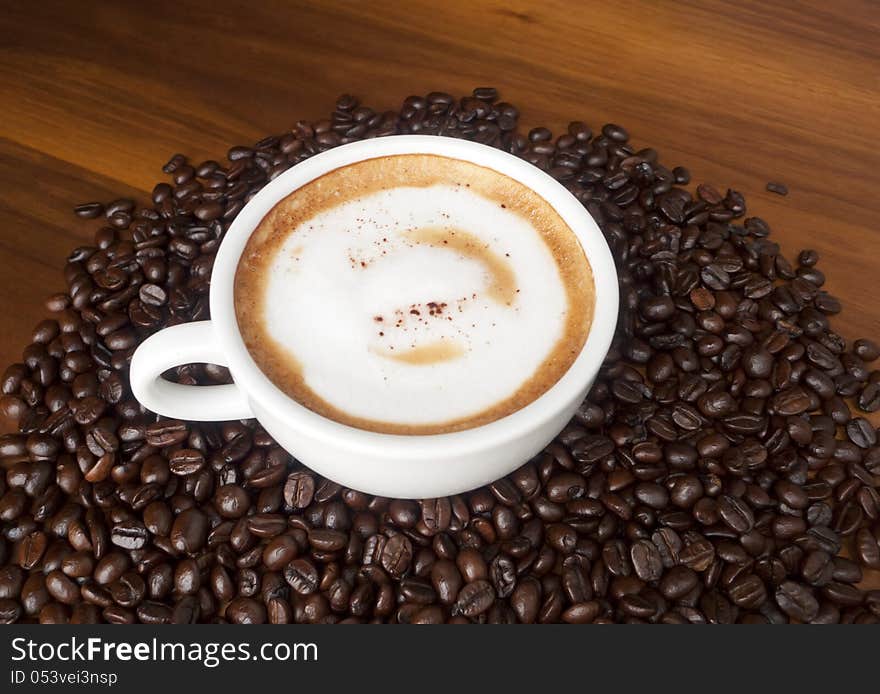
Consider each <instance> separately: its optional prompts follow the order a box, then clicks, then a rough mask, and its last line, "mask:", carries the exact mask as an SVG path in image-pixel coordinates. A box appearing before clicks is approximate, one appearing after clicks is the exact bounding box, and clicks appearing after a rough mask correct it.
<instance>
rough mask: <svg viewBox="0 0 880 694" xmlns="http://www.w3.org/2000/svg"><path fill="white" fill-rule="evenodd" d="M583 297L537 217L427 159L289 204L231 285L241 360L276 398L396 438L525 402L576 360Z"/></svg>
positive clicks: (570, 238) (329, 186) (453, 426)
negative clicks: (245, 355)
mask: <svg viewBox="0 0 880 694" xmlns="http://www.w3.org/2000/svg"><path fill="white" fill-rule="evenodd" d="M593 295H594V287H593V279H592V273H591V270H590V267H589V264H588V262H587V260H586V257H585V256H584V253H583V250H582V248H581V246H580V244H579V243H578V241H577V238H576V237H575V235H574V233H573V232H572V231H571V229H569V227H568V226H567V225H566V224H565V222H564V221H563V220H562V218H561V217H559V215H558V214H557V213H556V211H555V210H554V209H553V208H552V206H551V205H550V204H549V203H547V202H546V201H545V200H544V199H543V198H542V197H540V196H539V195H538V194H537V193H535V192H534V191H532V190H531V189H529V188H528V187H526V186H524V185H522V184H521V183H519V182H518V181H515V180H514V179H512V178H510V177H508V176H505V175H503V174H500V173H498V172H496V171H494V170H491V169H487V168H484V167H481V166H478V165H475V164H471V163H469V162H464V161H461V160H457V159H450V158H447V157H442V156H437V155H397V156H388V157H381V158H377V159H371V160H367V161H363V162H359V163H356V164H352V165H349V166H346V167H343V168H340V169H337V170H335V171H332V172H330V173H328V174H326V175H324V176H322V177H320V178H318V179H316V180H314V181H312V182H310V183H308V184H306V185H305V186H303V187H302V188H300V189H298V190H296V191H294V192H293V193H292V194H290V195H289V196H288V197H286V198H284V199H283V200H281V201H280V202H279V203H278V204H277V205H276V206H275V207H274V208H273V209H272V210H271V211H270V212H269V214H267V215H266V217H265V218H264V219H263V220H262V221H261V223H260V224H259V226H258V227H257V229H256V230H255V231H254V233H253V234H252V236H251V238H250V239H249V241H248V243H247V246H246V248H245V251H244V253H243V255H242V258H241V260H240V262H239V266H238V269H237V272H236V278H235V308H236V315H237V319H238V324H239V328H240V330H241V333H242V336H243V338H244V341H245V344H246V346H247V348H248V350H249V352H250V353H251V355H252V356H253V358H254V360H255V362H256V363H257V365H258V366H259V367H260V369H261V370H262V371H263V372H264V373H265V374H266V375H267V376H268V377H269V379H270V380H271V381H272V382H273V383H275V385H276V386H278V387H279V388H280V389H281V390H283V391H284V392H285V393H287V394H288V395H289V396H290V397H292V398H293V399H295V400H296V401H298V402H299V403H301V404H302V405H304V406H306V407H308V408H310V409H312V410H314V411H315V412H318V413H319V414H321V415H324V416H326V417H329V418H331V419H334V420H336V421H339V422H342V423H345V424H349V425H351V426H355V427H358V428H362V429H368V430H372V431H379V432H386V433H398V434H428V433H442V432H449V431H456V430H460V429H467V428H471V427H474V426H479V425H481V424H485V423H488V422H491V421H493V420H495V419H499V418H501V417H503V416H506V415H508V414H510V413H512V412H514V411H516V410H518V409H520V408H522V407H524V406H525V405H527V404H528V403H530V402H531V401H533V400H535V399H536V398H537V397H539V396H540V395H541V394H543V393H544V392H545V391H546V390H548V389H549V388H550V387H551V386H552V385H553V384H554V383H555V382H556V381H557V380H559V378H560V377H561V376H562V374H564V373H565V371H566V370H567V369H568V367H569V366H570V365H571V364H572V362H573V361H574V359H575V358H576V357H577V355H578V353H579V352H580V350H581V348H582V347H583V344H584V341H585V340H586V336H587V333H588V331H589V325H590V320H591V316H592V311H593Z"/></svg>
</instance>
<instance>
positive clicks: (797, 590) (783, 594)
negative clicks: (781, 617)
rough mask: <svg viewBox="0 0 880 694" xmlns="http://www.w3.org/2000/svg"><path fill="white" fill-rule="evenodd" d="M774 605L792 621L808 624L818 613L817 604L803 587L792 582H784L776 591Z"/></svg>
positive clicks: (814, 598)
mask: <svg viewBox="0 0 880 694" xmlns="http://www.w3.org/2000/svg"><path fill="white" fill-rule="evenodd" d="M776 604H777V605H779V608H780V609H781V610H782V611H783V612H785V614H787V615H788V616H789V617H791V618H792V619H797V620H798V621H800V622H809V621H811V620H813V619H815V617H816V615H817V614H818V612H819V602H818V601H817V600H816V597H815V596H814V595H813V593H812V591H810V590H809V589H808V588H806V587H805V586H803V585H801V584H800V583H795V582H794V581H785V582H784V583H782V584H781V585H780V586H779V587H778V588H777V589H776Z"/></svg>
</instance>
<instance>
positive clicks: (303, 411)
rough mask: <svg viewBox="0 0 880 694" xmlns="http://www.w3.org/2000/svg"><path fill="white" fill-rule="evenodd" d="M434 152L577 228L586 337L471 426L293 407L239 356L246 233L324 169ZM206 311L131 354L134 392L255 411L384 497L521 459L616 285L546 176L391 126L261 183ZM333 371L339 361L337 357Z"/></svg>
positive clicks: (424, 493)
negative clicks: (509, 403)
mask: <svg viewBox="0 0 880 694" xmlns="http://www.w3.org/2000/svg"><path fill="white" fill-rule="evenodd" d="M399 154H434V155H440V156H445V157H451V158H454V159H461V160H465V161H469V162H472V163H475V164H478V165H480V166H484V167H487V168H490V169H494V170H495V171H498V172H500V173H502V174H505V175H507V176H510V177H511V178H513V179H515V180H517V181H519V182H520V183H522V184H524V185H526V186H528V187H529V188H531V189H532V190H534V191H535V192H536V193H538V194H539V195H540V196H541V197H542V198H544V200H546V201H547V202H548V203H549V204H550V205H552V206H553V208H554V209H555V210H556V211H557V212H558V213H559V215H560V216H561V217H562V218H563V220H565V222H566V223H567V224H568V226H569V227H570V228H571V230H572V231H573V232H574V233H575V234H576V235H577V238H578V240H579V241H580V244H581V246H582V247H583V249H584V252H585V254H586V256H587V258H588V260H589V263H590V266H591V268H592V270H593V277H594V281H595V311H594V314H593V321H592V325H591V327H590V331H589V334H588V336H587V340H586V342H585V344H584V346H583V349H582V350H581V352H580V354H579V355H578V357H577V358H576V359H575V361H574V363H573V364H572V365H571V367H570V368H569V369H568V371H567V372H566V373H565V374H564V375H563V376H562V378H560V379H559V380H558V381H557V382H556V384H555V385H553V386H552V387H551V388H550V389H549V390H548V391H547V392H545V393H544V394H543V395H541V396H540V397H539V398H537V399H536V400H534V401H532V402H531V403H530V404H528V405H527V406H525V407H523V408H522V409H520V410H518V411H516V412H514V413H513V414H510V415H507V416H506V417H503V418H501V419H498V420H496V421H494V422H491V423H489V424H485V425H482V426H479V427H475V428H473V429H467V430H464V431H458V432H453V433H446V434H431V435H424V436H419V435H396V434H382V433H376V432H372V431H366V430H362V429H356V428H353V427H351V426H348V425H345V424H340V423H339V422H335V421H333V420H331V419H327V418H326V417H323V416H321V415H319V414H316V413H315V412H312V411H311V410H309V409H307V408H305V407H303V406H302V405H300V404H299V403H297V402H296V401H295V400H293V399H292V398H290V397H289V396H287V395H286V394H284V393H283V392H282V391H281V390H280V389H279V388H278V387H277V386H275V385H274V384H273V383H272V382H271V381H270V380H269V379H268V378H267V377H266V376H265V374H263V372H262V371H261V370H260V369H259V367H258V366H257V365H256V363H255V362H254V361H253V359H252V358H251V356H250V353H249V352H248V350H247V348H246V347H245V345H244V342H243V341H242V338H241V335H240V333H239V330H238V324H237V321H236V317H235V310H234V306H233V281H234V277H235V271H236V268H237V267H238V261H239V258H240V256H241V254H242V251H243V250H244V247H245V244H246V243H247V241H248V238H249V237H250V235H251V233H252V232H253V231H254V229H255V228H256V227H257V225H258V224H259V223H260V221H261V220H262V219H263V217H264V216H265V215H266V213H268V212H269V210H271V209H272V207H274V206H275V204H276V203H278V202H279V201H280V200H281V199H282V198H284V197H286V196H288V195H289V194H290V193H292V192H293V191H296V190H297V189H299V188H301V187H302V186H303V185H305V184H306V183H308V182H310V181H312V180H314V179H316V178H318V177H319V176H322V175H324V174H326V173H328V172H329V171H333V170H335V169H338V168H340V167H344V166H347V165H349V164H353V163H355V162H359V161H362V160H365V159H372V158H375V157H383V156H392V155H399ZM210 305H211V320H210V321H199V322H193V323H185V324H181V325H175V326H173V327H169V328H165V329H164V330H161V331H159V332H158V333H156V334H154V335H152V336H151V337H149V338H148V339H146V340H145V341H144V342H143V343H142V344H141V345H140V347H138V349H137V351H136V352H135V354H134V357H133V358H132V361H131V387H132V391H133V393H134V396H135V397H136V398H137V399H138V400H139V401H140V402H141V403H142V404H143V405H144V406H145V407H147V408H148V409H150V410H152V411H153V412H156V413H158V414H161V415H164V416H166V417H173V418H177V419H187V420H197V421H223V420H236V419H249V418H252V417H255V418H256V419H257V420H258V421H259V422H260V424H261V425H262V426H263V427H264V428H265V430H266V431H267V432H269V434H271V435H272V437H274V439H275V440H276V441H277V442H278V443H279V444H281V445H282V446H283V447H284V448H285V449H287V450H288V451H289V452H290V453H291V454H292V455H293V456H294V457H296V458H297V459H298V460H300V461H301V462H302V463H304V464H305V465H307V466H308V467H310V468H312V469H313V470H315V471H316V472H318V473H319V474H321V475H324V476H325V477H328V478H330V479H332V480H334V481H336V482H338V483H340V484H342V485H345V486H347V487H351V488H352V489H357V490H360V491H363V492H367V493H370V494H377V495H382V496H388V497H396V498H430V497H438V496H445V495H449V494H456V493H459V492H463V491H466V490H468V489H473V488H474V487H478V486H480V485H483V484H487V483H489V482H492V481H494V480H496V479H498V478H499V477H502V476H504V475H506V474H508V473H510V472H512V471H513V470H515V469H516V468H517V467H519V466H520V465H522V464H523V463H525V462H526V461H528V460H529V459H531V458H532V457H533V456H534V455H536V454H537V453H538V452H540V451H541V449H542V448H543V447H544V446H546V445H547V444H548V443H549V442H550V441H552V440H553V438H554V437H555V436H556V434H558V433H559V432H560V431H561V430H562V428H563V427H564V426H565V424H566V423H567V422H568V420H569V419H570V418H571V416H572V415H573V414H574V412H575V410H577V407H578V405H579V404H580V403H581V402H582V401H583V399H584V397H585V396H586V394H587V391H588V390H589V388H590V386H591V385H592V384H593V381H594V380H595V378H596V374H597V373H598V371H599V368H600V366H601V365H602V361H603V359H604V358H605V354H606V353H607V351H608V348H609V346H610V344H611V339H612V336H613V334H614V329H615V326H616V323H617V310H618V285H617V273H616V271H615V267H614V261H613V259H612V257H611V252H610V250H609V248H608V245H607V243H606V242H605V238H604V237H603V235H602V232H601V231H600V230H599V228H598V227H597V226H596V223H595V222H594V221H593V219H592V217H590V215H589V214H588V213H587V212H586V210H585V209H584V207H583V206H582V205H581V204H580V203H579V202H578V201H577V200H576V199H575V197H574V196H573V195H572V194H571V193H569V192H568V191H567V190H566V189H565V188H564V187H563V186H562V185H560V184H559V183H558V182H557V181H556V180H554V179H553V178H552V177H550V176H549V175H547V174H546V173H544V172H543V171H541V170H540V169H538V168H536V167H534V166H532V165H531V164H529V163H527V162H525V161H523V160H522V159H519V158H518V157H515V156H513V155H511V154H508V153H506V152H502V151H501V150H498V149H495V148H493V147H488V146H485V145H480V144H476V143H473V142H467V141H465V140H458V139H452V138H446V137H435V136H427V135H399V136H394V137H382V138H376V139H371V140H363V141H360V142H354V143H351V144H348V145H343V146H341V147H337V148H335V149H331V150H329V151H327V152H323V153H321V154H318V155H316V156H314V157H311V158H310V159H307V160H306V161H304V162H302V163H300V164H297V165H296V166H294V167H293V168H291V169H290V170H289V171H286V172H285V173H283V174H282V175H280V176H278V178H276V179H275V180H274V181H272V182H271V183H269V184H267V185H266V186H265V187H264V188H263V189H262V190H261V191H260V192H259V193H258V194H257V195H255V196H254V198H253V199H252V200H251V201H250V202H248V203H247V205H245V206H244V208H243V209H242V210H241V212H239V214H238V216H237V217H236V219H235V221H234V222H233V223H232V225H231V226H230V228H229V231H228V232H227V234H226V237H225V239H224V240H223V243H222V244H221V246H220V250H219V252H218V253H217V257H216V259H215V262H214V268H213V273H212V276H211V294H210ZM190 363H211V364H220V365H223V366H227V367H228V368H229V371H230V373H231V374H232V379H233V381H234V385H221V386H187V385H180V384H176V383H171V382H169V381H167V380H165V379H163V378H162V377H161V374H162V373H163V372H164V371H166V370H167V369H170V368H172V367H175V366H179V365H181V364H190ZM339 368H340V369H344V368H346V367H345V365H344V364H340V365H339Z"/></svg>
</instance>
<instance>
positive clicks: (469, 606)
mask: <svg viewBox="0 0 880 694" xmlns="http://www.w3.org/2000/svg"><path fill="white" fill-rule="evenodd" d="M494 600H495V590H494V589H493V588H492V584H491V583H489V582H488V581H483V580H479V581H473V582H471V583H468V584H467V585H465V586H464V587H463V588H462V589H461V591H459V594H458V600H457V601H456V602H455V605H453V608H452V612H453V614H459V615H462V616H464V617H476V616H478V615H481V614H483V613H484V612H486V611H487V610H488V609H489V608H490V607H491V606H492V602H493V601H494Z"/></svg>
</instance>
